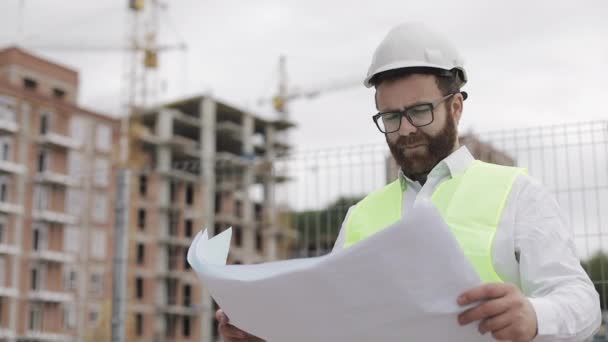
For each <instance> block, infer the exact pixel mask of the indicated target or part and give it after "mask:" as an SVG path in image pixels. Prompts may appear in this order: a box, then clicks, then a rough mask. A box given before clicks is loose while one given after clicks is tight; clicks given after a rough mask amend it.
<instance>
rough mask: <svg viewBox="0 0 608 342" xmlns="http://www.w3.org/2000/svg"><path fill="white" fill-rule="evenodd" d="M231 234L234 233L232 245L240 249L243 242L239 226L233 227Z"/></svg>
mask: <svg viewBox="0 0 608 342" xmlns="http://www.w3.org/2000/svg"><path fill="white" fill-rule="evenodd" d="M233 232H234V244H235V245H236V246H237V247H241V244H242V243H243V240H242V237H243V234H242V232H241V226H234V228H233Z"/></svg>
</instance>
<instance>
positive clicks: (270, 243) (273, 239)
mask: <svg viewBox="0 0 608 342" xmlns="http://www.w3.org/2000/svg"><path fill="white" fill-rule="evenodd" d="M275 136H276V131H275V128H274V126H272V125H271V124H268V125H266V156H265V157H266V158H265V159H266V162H268V163H270V164H271V165H272V163H274V161H275V159H276V153H275V151H274V141H275ZM274 176H275V175H274V172H271V173H270V174H268V175H266V176H265V178H264V208H265V209H266V212H267V220H268V225H269V229H268V231H267V232H268V233H269V234H265V235H264V240H265V241H264V247H265V251H266V258H267V259H269V260H276V259H277V258H278V251H277V232H278V227H277V210H276V205H275V196H274V195H275V181H274Z"/></svg>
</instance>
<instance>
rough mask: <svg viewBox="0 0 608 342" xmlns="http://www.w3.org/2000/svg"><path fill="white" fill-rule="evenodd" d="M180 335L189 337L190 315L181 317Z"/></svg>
mask: <svg viewBox="0 0 608 342" xmlns="http://www.w3.org/2000/svg"><path fill="white" fill-rule="evenodd" d="M182 335H184V337H190V317H189V316H183V318H182Z"/></svg>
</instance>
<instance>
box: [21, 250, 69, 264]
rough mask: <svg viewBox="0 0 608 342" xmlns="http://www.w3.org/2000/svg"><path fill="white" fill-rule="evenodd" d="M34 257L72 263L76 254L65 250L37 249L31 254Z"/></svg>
mask: <svg viewBox="0 0 608 342" xmlns="http://www.w3.org/2000/svg"><path fill="white" fill-rule="evenodd" d="M30 256H31V258H32V259H38V260H43V261H50V262H57V263H71V262H74V259H75V258H74V255H73V254H71V253H66V252H64V251H51V250H37V251H33V252H32V253H31V254H30Z"/></svg>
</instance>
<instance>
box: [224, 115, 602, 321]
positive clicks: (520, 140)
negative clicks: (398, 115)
mask: <svg viewBox="0 0 608 342" xmlns="http://www.w3.org/2000/svg"><path fill="white" fill-rule="evenodd" d="M465 141H466V142H465ZM471 141H473V142H475V143H476V144H477V145H475V146H482V147H483V149H482V150H483V151H485V152H480V150H477V151H472V152H473V154H474V155H475V154H479V153H481V154H484V157H485V158H482V159H486V160H487V159H488V158H489V159H490V160H500V161H501V162H502V163H510V162H511V163H513V164H515V165H517V166H520V167H525V168H527V169H528V171H529V174H530V175H531V176H533V177H534V178H536V179H537V180H539V181H540V182H541V183H542V184H543V185H544V186H545V187H547V188H548V189H550V190H551V191H552V192H553V193H554V195H555V197H556V198H557V200H558V202H559V203H560V206H561V209H562V210H564V213H565V216H566V217H567V218H568V220H569V225H570V226H571V228H572V230H573V233H574V239H575V243H576V248H577V252H578V254H579V257H580V258H581V260H582V262H583V266H584V267H585V269H586V270H587V272H588V273H589V274H590V276H591V277H592V279H593V281H594V284H595V285H596V289H597V290H598V292H599V293H600V297H601V304H602V308H603V309H604V310H607V309H608V305H607V304H608V303H607V301H608V296H607V294H608V293H607V291H608V286H607V285H608V281H607V280H608V227H607V226H606V225H607V224H608V205H607V203H608V121H595V122H586V123H572V124H563V125H553V126H541V127H532V128H525V129H508V130H501V131H494V132H478V133H475V134H467V138H466V140H465V139H463V142H464V143H465V144H466V145H467V146H469V144H470V142H471ZM489 150H491V151H493V152H492V153H494V154H493V155H494V157H488V151H489ZM222 165H224V164H222ZM222 165H220V166H221V167H218V168H217V169H216V173H217V176H216V181H217V183H216V184H217V187H218V189H217V190H220V189H227V190H229V189H230V188H232V187H237V188H238V187H240V186H242V184H240V183H241V182H243V180H244V184H252V183H258V184H259V183H260V180H259V179H257V180H256V177H259V174H260V171H262V172H261V173H262V174H264V170H266V171H267V172H268V174H269V175H273V176H275V178H273V179H281V180H282V181H279V182H277V183H276V184H273V185H272V187H262V188H257V189H250V191H249V193H248V196H252V197H254V198H257V200H255V199H254V203H260V201H262V202H265V203H266V204H268V203H269V202H272V205H271V208H268V207H265V206H258V204H255V205H254V206H253V207H251V208H250V209H243V210H253V213H250V214H249V217H252V218H254V220H255V221H256V222H261V223H260V224H259V226H258V224H257V223H256V227H253V228H255V229H254V231H255V232H256V234H255V235H253V234H250V235H249V238H253V239H255V241H254V242H251V243H250V244H251V245H255V248H254V249H255V250H257V249H258V247H259V248H262V247H263V246H261V245H262V244H261V243H260V241H261V236H260V233H261V231H262V229H261V227H262V226H264V222H265V221H264V219H263V217H265V216H273V215H272V214H271V215H265V212H267V211H268V210H272V211H278V212H279V214H278V215H277V216H278V218H276V219H277V220H278V221H279V222H275V225H276V226H281V227H291V228H292V229H293V231H292V233H293V234H292V237H291V243H290V244H285V245H282V247H281V248H283V253H279V257H280V258H293V257H309V256H318V255H323V254H326V253H328V252H330V251H331V249H332V247H333V244H334V241H335V239H336V237H337V235H338V231H339V229H340V228H341V224H342V220H343V219H344V217H345V215H346V213H347V211H348V209H349V208H350V207H351V206H352V205H353V204H355V203H356V202H357V201H358V200H360V199H361V198H363V197H364V196H365V195H366V194H368V193H369V192H371V191H373V190H375V189H378V188H380V187H382V186H383V185H385V184H387V183H388V182H389V181H392V180H393V179H394V177H395V167H394V166H393V165H394V162H393V161H392V157H390V153H389V151H388V148H387V146H386V144H384V143H382V144H372V145H369V144H368V145H356V146H344V147H333V148H325V149H316V150H300V151H296V152H294V153H291V154H287V155H284V156H280V157H278V158H276V159H275V160H270V161H267V162H266V163H260V164H259V165H257V166H256V168H257V169H255V170H253V171H251V173H249V174H248V173H247V172H248V171H246V170H247V168H246V167H244V166H235V164H234V161H227V162H226V164H225V166H222ZM276 177H278V178H276ZM228 192H229V191H228ZM217 202H218V199H217V198H216V209H217ZM237 202H238V201H237ZM229 210H230V211H235V212H237V213H239V214H238V215H241V213H240V212H241V211H242V210H241V209H240V208H239V207H238V203H237V207H235V208H230V209H229ZM217 215H220V216H221V214H220V213H218V214H217ZM243 215H245V217H247V216H246V215H247V214H246V213H244V214H243ZM218 218H220V217H218ZM216 228H217V227H216ZM225 228H226V227H219V229H220V230H221V229H225ZM243 228H244V227H243ZM237 231H239V230H237ZM242 231H243V232H245V231H247V229H242ZM243 234H245V233H243ZM236 238H237V239H238V240H244V239H246V237H245V236H244V235H243V236H241V234H238V235H237V237H236ZM239 243H245V242H239Z"/></svg>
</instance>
